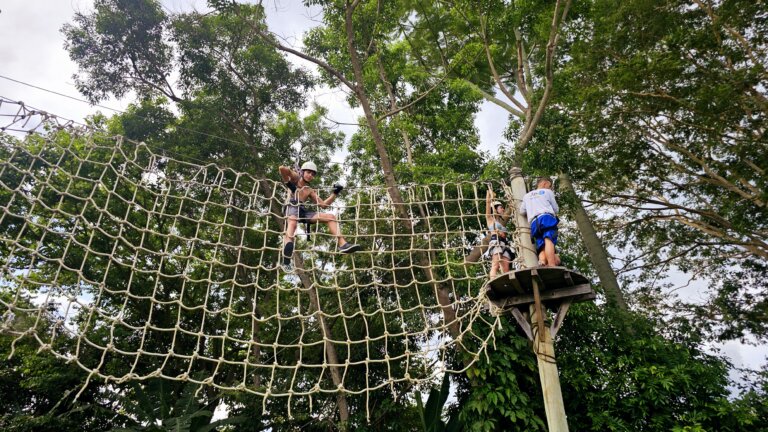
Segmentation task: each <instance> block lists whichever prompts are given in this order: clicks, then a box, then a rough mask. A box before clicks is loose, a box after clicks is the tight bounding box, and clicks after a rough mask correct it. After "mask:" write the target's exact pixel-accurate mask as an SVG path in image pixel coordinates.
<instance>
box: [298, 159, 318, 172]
mask: <svg viewBox="0 0 768 432" xmlns="http://www.w3.org/2000/svg"><path fill="white" fill-rule="evenodd" d="M301 170H302V171H304V170H309V171H314V172H315V174H317V165H315V163H314V162H311V161H306V162H304V165H302V166H301Z"/></svg>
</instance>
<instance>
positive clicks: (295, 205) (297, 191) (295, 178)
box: [280, 161, 362, 273]
mask: <svg viewBox="0 0 768 432" xmlns="http://www.w3.org/2000/svg"><path fill="white" fill-rule="evenodd" d="M280 176H281V177H282V179H283V183H285V185H286V186H287V187H288V189H289V191H290V192H289V194H288V204H287V205H286V206H285V216H286V224H285V234H284V236H283V253H282V262H281V267H282V269H283V271H285V272H286V273H290V272H292V271H293V262H292V259H293V249H294V238H295V234H296V228H297V226H298V224H299V223H300V222H301V223H304V224H306V226H307V228H309V225H311V224H316V223H318V222H320V223H324V224H327V225H328V231H330V232H331V234H333V235H334V236H335V237H336V242H337V244H338V247H339V252H341V253H344V254H349V253H353V252H357V251H359V250H360V249H362V248H361V247H360V245H356V244H352V243H349V242H347V241H346V240H345V239H344V236H343V235H341V229H340V228H339V222H338V221H337V220H336V215H334V214H333V213H322V212H315V211H312V210H308V209H307V208H306V207H305V206H304V203H305V202H306V201H308V200H311V201H313V202H314V203H315V204H317V205H318V206H319V207H320V208H326V207H328V206H330V205H331V204H332V203H333V202H334V201H335V200H336V197H338V196H339V194H340V193H341V191H342V190H343V189H344V186H342V185H340V184H335V185H333V192H332V193H331V196H329V197H328V198H326V199H324V200H323V199H320V197H319V196H318V195H317V191H316V190H315V189H313V188H312V187H311V183H312V180H314V179H315V177H316V176H317V165H315V163H314V162H309V161H308V162H304V164H303V165H302V166H301V168H300V169H299V170H298V172H296V171H294V170H293V169H291V168H290V167H287V166H283V165H281V166H280Z"/></svg>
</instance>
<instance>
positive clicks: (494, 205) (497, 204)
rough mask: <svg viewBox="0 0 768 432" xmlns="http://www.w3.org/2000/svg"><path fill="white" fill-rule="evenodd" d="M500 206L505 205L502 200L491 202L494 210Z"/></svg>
mask: <svg viewBox="0 0 768 432" xmlns="http://www.w3.org/2000/svg"><path fill="white" fill-rule="evenodd" d="M498 206H502V207H504V204H502V203H501V201H494V202H492V203H491V208H492V209H494V210H496V207H498Z"/></svg>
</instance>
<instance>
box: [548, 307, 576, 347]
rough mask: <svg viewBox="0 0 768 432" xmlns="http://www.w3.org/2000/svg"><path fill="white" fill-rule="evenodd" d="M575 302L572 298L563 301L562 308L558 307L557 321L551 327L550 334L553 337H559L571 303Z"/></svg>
mask: <svg viewBox="0 0 768 432" xmlns="http://www.w3.org/2000/svg"><path fill="white" fill-rule="evenodd" d="M572 302H573V299H572V298H569V299H565V300H563V302H562V303H560V306H558V307H557V314H556V315H555V320H554V321H553V322H552V327H550V329H549V332H550V334H551V335H552V337H555V336H557V331H558V330H560V325H561V324H563V320H564V319H565V315H566V314H567V313H568V308H570V307H571V303H572Z"/></svg>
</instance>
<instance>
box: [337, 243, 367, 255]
mask: <svg viewBox="0 0 768 432" xmlns="http://www.w3.org/2000/svg"><path fill="white" fill-rule="evenodd" d="M362 249H363V247H362V246H360V245H356V244H352V243H344V244H343V245H341V246H339V252H341V253H343V254H350V253H354V252H357V251H359V250H362Z"/></svg>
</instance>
